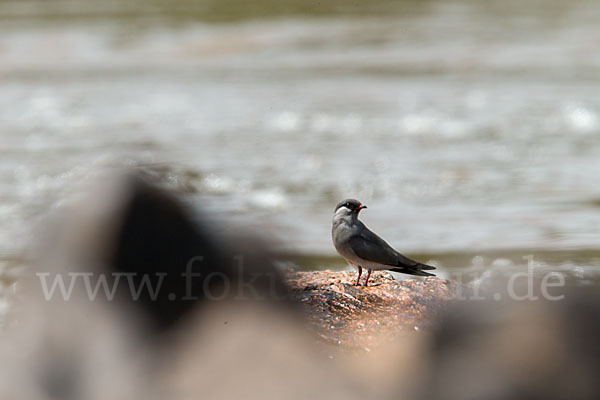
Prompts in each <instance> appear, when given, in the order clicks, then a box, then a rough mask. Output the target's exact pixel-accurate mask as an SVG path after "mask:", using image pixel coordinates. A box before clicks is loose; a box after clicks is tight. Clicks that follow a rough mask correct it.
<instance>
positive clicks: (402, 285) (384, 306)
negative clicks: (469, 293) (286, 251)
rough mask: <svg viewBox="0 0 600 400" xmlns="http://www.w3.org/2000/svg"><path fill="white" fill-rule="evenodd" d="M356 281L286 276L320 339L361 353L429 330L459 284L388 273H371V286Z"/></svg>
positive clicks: (327, 274) (340, 276)
mask: <svg viewBox="0 0 600 400" xmlns="http://www.w3.org/2000/svg"><path fill="white" fill-rule="evenodd" d="M355 280H356V273H354V272H352V271H329V270H326V271H314V272H297V271H290V272H289V273H288V274H287V277H286V282H287V284H288V286H289V287H290V288H291V291H292V298H293V300H295V301H297V302H298V303H300V304H301V305H302V306H303V308H304V310H305V311H306V314H307V319H308V321H309V324H310V325H311V327H312V328H313V329H314V330H315V332H316V333H317V334H318V335H319V337H321V338H322V339H323V340H324V341H326V342H329V343H332V344H336V345H342V346H343V347H347V348H357V349H358V348H360V349H363V350H364V349H365V348H370V347H371V346H376V345H377V344H380V343H381V341H386V340H389V339H391V338H394V337H397V336H398V335H407V334H409V333H411V334H414V333H415V332H422V331H423V329H425V330H426V329H427V327H428V326H429V325H430V321H431V320H433V319H434V318H435V317H436V316H437V315H438V313H439V310H440V307H441V305H442V304H443V303H444V302H446V301H448V300H452V299H455V298H456V295H457V289H458V285H459V284H458V283H456V282H454V281H450V280H445V279H439V278H435V277H429V278H425V279H407V280H402V281H399V280H394V279H393V278H392V275H391V274H390V273H388V272H385V271H383V272H373V274H372V275H371V280H370V281H369V286H368V287H363V286H354V285H353V283H354V281H355Z"/></svg>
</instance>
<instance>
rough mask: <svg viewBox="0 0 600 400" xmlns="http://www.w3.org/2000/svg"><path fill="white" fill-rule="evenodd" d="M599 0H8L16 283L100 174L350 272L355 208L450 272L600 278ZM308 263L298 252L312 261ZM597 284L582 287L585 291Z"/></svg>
mask: <svg viewBox="0 0 600 400" xmlns="http://www.w3.org/2000/svg"><path fill="white" fill-rule="evenodd" d="M599 20H600V3H599V2H597V1H586V0H574V1H569V2H564V1H554V0H544V1H536V0H527V1H521V0H519V1H512V0H509V1H487V0H477V1H469V0H462V1H433V0H432V1H428V0H419V1H417V0H413V1H411V0H404V1H389V0H375V1H368V2H357V1H349V0H329V1H323V2H317V1H312V0H285V1H284V0H277V1H275V0H254V1H246V2H241V1H240V2H237V1H223V0H218V1H210V0H206V1H183V0H180V1H173V0H170V1H166V0H143V1H142V0H130V1H116V0H105V1H90V0H63V1H60V0H39V1H37V0H0V188H1V190H0V275H2V277H3V279H2V281H3V282H4V283H5V284H6V285H8V284H10V283H11V282H12V281H13V280H14V276H18V274H19V267H20V265H21V264H22V260H23V259H25V258H26V257H27V252H28V245H29V244H30V243H31V237H32V231H33V230H34V227H35V226H37V225H38V224H40V221H41V220H43V218H44V216H45V215H47V213H48V212H49V211H52V210H54V209H56V208H60V207H61V206H63V205H64V204H68V203H69V202H70V201H71V200H72V198H71V197H70V193H71V190H72V188H73V186H74V185H75V184H78V183H79V182H82V181H89V180H90V179H92V178H93V177H94V176H95V174H97V173H98V170H99V169H101V168H107V167H108V168H112V167H122V166H129V165H132V166H138V167H139V168H142V169H143V170H145V171H146V173H148V174H152V175H155V176H156V177H158V178H159V179H160V180H161V181H162V182H163V183H164V184H165V185H167V186H170V187H173V188H175V189H176V190H178V191H179V192H181V193H182V194H183V195H184V197H185V199H186V200H187V201H189V202H190V203H191V204H192V205H194V206H197V207H202V208H204V209H205V210H208V214H210V215H211V216H212V217H214V218H216V219H219V218H234V219H236V220H237V221H238V222H240V223H242V224H243V225H245V226H247V227H251V228H252V229H254V230H255V231H256V232H258V233H261V234H267V235H270V236H271V237H274V238H275V239H276V240H277V241H278V248H279V250H280V251H281V252H282V253H285V254H288V255H291V256H290V257H292V256H293V257H296V259H297V260H300V261H297V262H298V263H300V264H301V266H303V267H306V268H311V267H315V266H325V267H343V262H342V260H341V259H339V258H337V257H334V254H335V253H334V249H333V247H332V245H331V239H330V220H331V213H332V211H333V208H334V206H335V204H336V203H337V202H338V201H339V200H341V199H342V198H347V197H354V198H358V199H359V200H361V201H363V202H364V203H365V204H367V205H368V206H369V209H368V210H367V212H364V213H363V216H362V218H363V220H364V221H365V222H366V223H367V224H368V225H369V226H371V227H372V228H373V229H374V230H375V231H377V232H379V233H380V234H381V235H382V236H383V237H384V238H386V239H387V240H388V241H389V242H390V243H391V244H392V245H394V246H395V247H397V248H398V249H400V250H402V251H404V252H406V253H408V254H410V255H414V256H417V257H421V258H423V259H424V260H433V261H437V262H438V266H441V267H442V270H444V268H449V269H451V268H458V267H465V266H469V265H471V264H473V263H479V264H482V263H484V264H485V263H488V264H493V263H496V264H498V265H501V266H503V265H514V264H515V263H516V264H518V263H524V261H523V260H522V256H523V255H527V254H533V255H534V256H535V257H536V259H538V260H540V261H541V262H545V263H547V264H548V265H550V266H551V267H552V268H564V269H568V270H572V271H574V273H575V274H578V276H580V277H581V278H582V279H584V278H585V279H584V281H585V280H586V279H588V278H589V277H590V276H591V274H593V273H595V272H594V271H596V270H597V269H600V252H599V251H598V243H600V186H599V185H598V183H599V180H598V171H599V170H600V97H599V96H598V93H599V91H598V90H599V89H600V52H598V48H597V44H598V43H600V28H599V27H598V21H599ZM299 255H300V256H302V257H298V256H299ZM584 275H585V276H584Z"/></svg>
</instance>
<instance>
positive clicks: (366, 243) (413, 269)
mask: <svg viewBox="0 0 600 400" xmlns="http://www.w3.org/2000/svg"><path fill="white" fill-rule="evenodd" d="M350 246H351V247H352V250H353V251H354V254H356V255H357V256H358V257H360V258H362V259H363V260H367V261H372V262H376V263H379V264H383V265H389V266H394V267H399V268H400V269H402V271H398V272H403V273H409V274H415V275H421V274H422V275H423V276H430V275H431V274H428V273H426V272H422V270H433V269H435V267H432V266H430V265H427V264H422V263H420V262H417V261H414V260H411V259H410V258H408V257H405V256H403V255H402V254H400V253H398V252H397V251H396V250H394V249H393V248H392V246H390V245H389V244H387V242H386V241H385V240H383V239H382V238H380V237H379V236H377V235H376V234H375V233H373V232H371V231H370V230H369V229H368V228H367V227H366V226H364V225H363V229H361V231H360V233H359V234H357V235H355V236H353V237H351V238H350ZM421 272H422V273H421Z"/></svg>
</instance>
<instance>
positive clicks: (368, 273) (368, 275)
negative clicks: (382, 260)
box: [365, 268, 371, 287]
mask: <svg viewBox="0 0 600 400" xmlns="http://www.w3.org/2000/svg"><path fill="white" fill-rule="evenodd" d="M370 277H371V268H369V269H368V272H367V280H366V281H365V287H367V286H368V285H369V278H370Z"/></svg>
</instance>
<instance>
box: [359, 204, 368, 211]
mask: <svg viewBox="0 0 600 400" xmlns="http://www.w3.org/2000/svg"><path fill="white" fill-rule="evenodd" d="M363 208H367V206H365V205H364V204H361V205H360V206H358V210H359V211H360V210H362V209H363Z"/></svg>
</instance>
